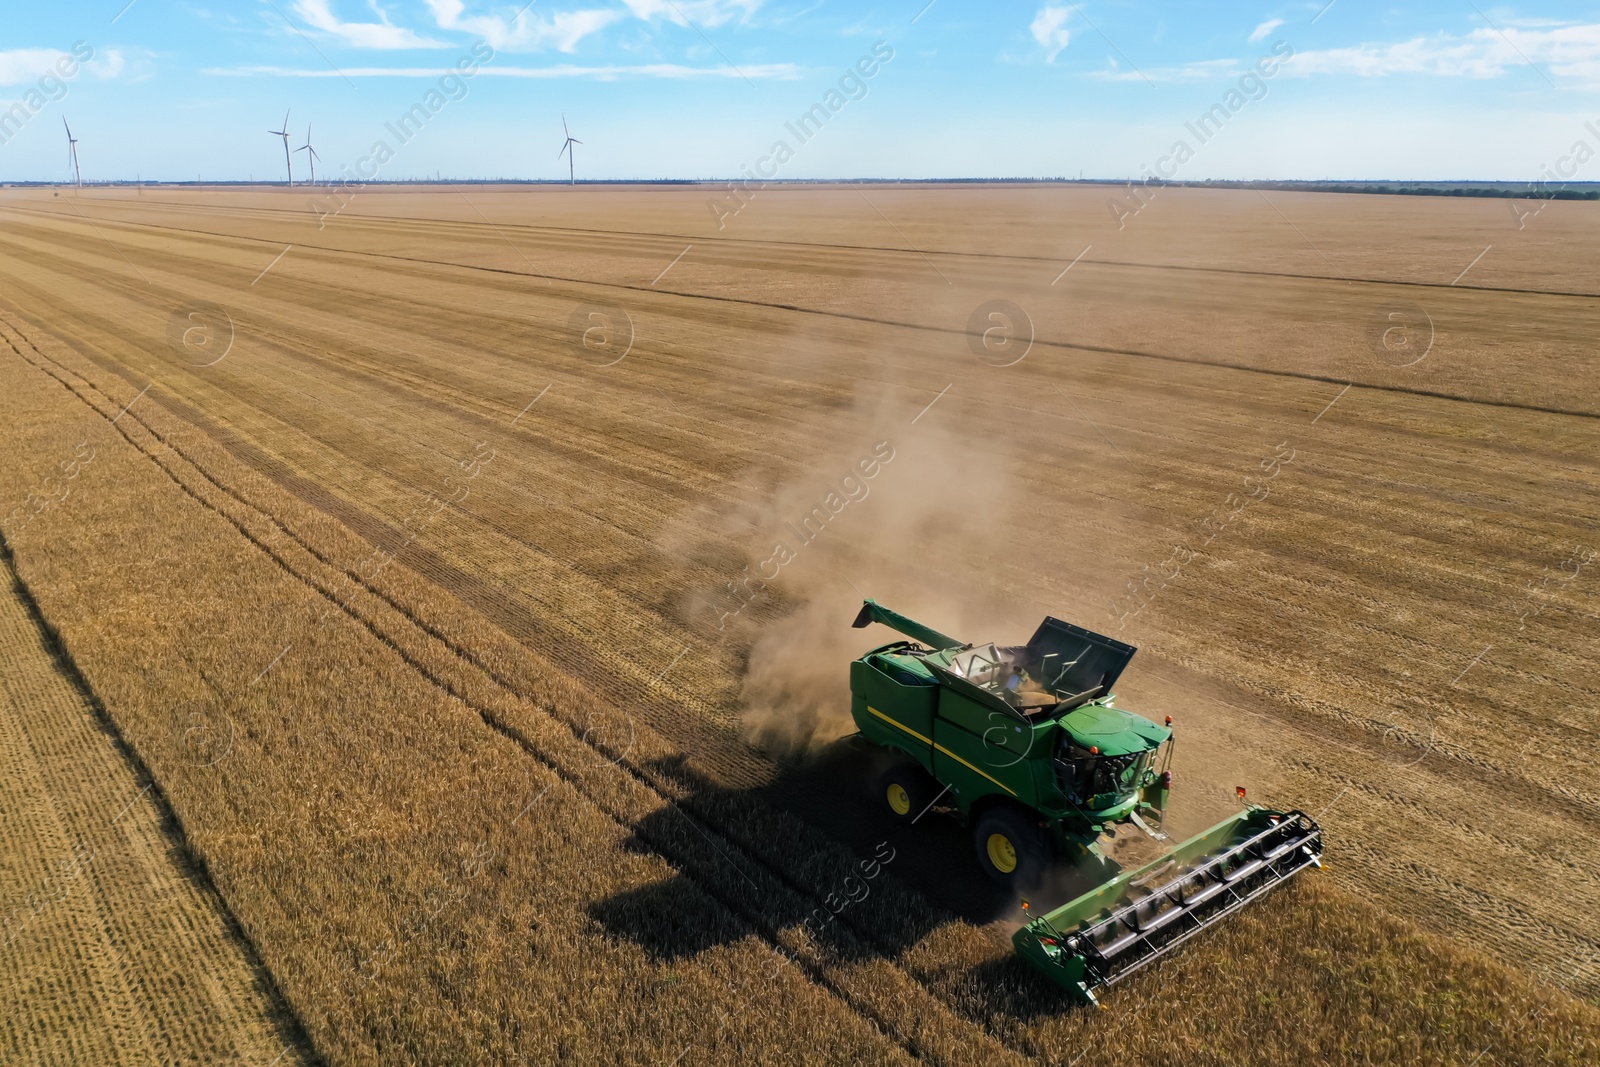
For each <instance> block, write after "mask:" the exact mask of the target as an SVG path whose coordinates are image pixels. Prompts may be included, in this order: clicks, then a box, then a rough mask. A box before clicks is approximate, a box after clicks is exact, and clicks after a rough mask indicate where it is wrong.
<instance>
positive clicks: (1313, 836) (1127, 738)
mask: <svg viewBox="0 0 1600 1067" xmlns="http://www.w3.org/2000/svg"><path fill="white" fill-rule="evenodd" d="M874 622H876V623H879V624H881V625H884V626H887V627H889V628H890V629H893V630H896V631H898V632H899V633H901V634H903V635H904V636H905V637H907V638H909V640H905V641H896V642H894V643H891V644H887V645H883V646H881V647H879V648H876V649H873V650H872V651H871V652H868V653H867V654H866V655H864V656H862V657H861V658H859V659H857V660H855V661H854V662H853V663H851V665H850V690H851V714H852V716H853V717H854V719H855V722H856V726H857V727H858V728H859V730H860V733H859V735H858V739H859V740H860V741H861V742H862V743H866V744H869V745H871V746H874V747H876V748H878V749H880V750H882V751H883V752H884V753H885V754H886V755H888V756H889V757H890V766H889V768H888V769H887V770H886V771H885V772H884V774H883V775H882V777H881V778H880V779H879V782H878V793H879V795H880V796H882V797H883V799H884V801H885V802H886V803H887V804H888V807H889V811H890V812H891V814H893V815H894V816H895V817H897V818H900V819H904V820H906V821H908V822H915V821H917V820H918V819H920V818H921V817H922V815H923V814H925V813H926V812H927V811H928V810H930V809H931V808H933V807H934V806H935V805H938V804H940V803H941V802H942V803H944V804H945V805H946V806H948V807H950V808H952V809H953V810H954V814H955V816H956V818H958V819H959V820H960V821H962V822H963V823H964V824H966V825H969V826H971V827H972V830H973V843H974V848H975V851H976V853H977V858H978V864H979V866H980V867H982V868H983V870H984V873H986V874H987V875H988V876H989V877H990V878H992V879H993V880H995V881H996V882H999V883H1000V884H1002V885H1005V886H1008V887H1013V888H1027V887H1029V886H1032V885H1035V884H1038V883H1039V882H1041V881H1042V880H1043V876H1044V874H1045V873H1046V871H1047V870H1048V869H1049V868H1050V867H1051V866H1052V865H1053V864H1055V863H1057V862H1059V861H1063V860H1064V861H1066V862H1070V863H1072V864H1075V865H1077V866H1079V867H1080V868H1084V869H1086V870H1087V871H1088V872H1090V873H1091V876H1095V877H1098V879H1099V884H1097V885H1096V886H1095V887H1094V888H1093V889H1091V890H1089V891H1088V892H1086V893H1084V894H1082V895H1080V896H1079V897H1078V898H1076V899H1075V900H1072V901H1069V902H1067V903H1066V904H1063V905H1062V906H1060V907H1058V908H1056V909H1054V910H1052V911H1050V912H1048V913H1047V914H1044V915H1041V916H1038V917H1037V918H1033V919H1032V920H1031V921H1030V922H1029V923H1028V924H1027V925H1026V926H1024V927H1023V928H1022V929H1021V930H1019V931H1017V934H1016V936H1015V937H1014V938H1013V943H1014V945H1015V947H1016V949H1017V952H1018V953H1019V954H1020V955H1021V956H1022V957H1023V958H1024V959H1026V960H1028V962H1030V963H1032V964H1033V965H1034V966H1036V967H1038V968H1039V969H1040V970H1042V971H1043V972H1044V973H1046V974H1047V975H1049V976H1050V978H1051V979H1052V980H1053V981H1055V982H1057V983H1059V984H1060V985H1061V986H1062V987H1063V988H1065V989H1067V990H1068V991H1069V992H1071V993H1073V994H1074V995H1075V996H1076V997H1077V998H1078V999H1080V1000H1083V1001H1086V1002H1093V1001H1094V1000H1095V992H1094V991H1095V989H1096V988H1098V987H1101V986H1107V985H1111V984H1113V983H1115V982H1117V981H1119V980H1120V979H1121V978H1123V977H1126V976H1127V975H1129V974H1131V973H1133V972H1134V971H1136V970H1138V969H1139V968H1141V967H1143V966H1144V965H1146V964H1147V963H1149V962H1151V961H1152V960H1154V959H1156V958H1158V957H1159V956H1161V955H1162V954H1164V953H1166V952H1168V951H1170V950H1171V949H1173V948H1175V947H1177V946H1178V945H1179V944H1181V943H1183V942H1184V941H1186V940H1188V939H1189V938H1190V937H1193V936H1194V935H1195V934H1197V933H1199V932H1200V931H1201V930H1203V929H1205V928H1206V927H1208V926H1210V925H1212V924H1214V923H1216V922H1219V921H1221V920H1222V919H1223V918H1225V917H1226V916H1228V915H1230V914H1232V913H1233V912H1234V911H1236V910H1237V909H1238V908H1240V907H1242V906H1243V905H1244V904H1246V903H1248V902H1250V901H1252V900H1254V899H1256V898H1258V897H1260V896H1262V895H1264V894H1265V893H1267V892H1268V891H1269V890H1271V889H1272V888H1274V887H1275V886H1277V885H1280V884H1282V883H1283V882H1284V881H1285V880H1286V879H1288V878H1290V877H1291V876H1293V875H1294V874H1296V873H1298V872H1299V871H1301V870H1303V869H1304V868H1305V867H1307V866H1311V865H1316V864H1317V863H1318V857H1319V856H1320V855H1321V852H1322V831H1321V829H1320V828H1319V827H1318V826H1317V824H1316V823H1315V822H1314V821H1313V820H1312V819H1310V818H1309V817H1308V816H1306V815H1304V814H1303V813H1301V812H1298V811H1292V812H1281V811H1271V810H1268V809H1265V808H1260V807H1256V806H1254V805H1251V806H1248V807H1246V808H1245V810H1243V811H1241V812H1240V813H1238V814H1237V815H1234V816H1233V817H1231V818H1229V819H1226V820H1224V821H1223V822H1221V823H1218V824H1217V825H1216V826H1213V827H1212V828H1211V829H1209V830H1207V831H1205V832H1204V833H1201V834H1198V835H1196V836H1195V837H1192V838H1190V839H1189V840H1187V841H1185V842H1184V843H1183V844H1181V845H1179V846H1178V847H1177V848H1175V849H1173V850H1172V851H1170V852H1168V853H1167V854H1166V855H1164V856H1162V857H1161V858H1160V859H1158V860H1156V861H1154V862H1153V863H1149V864H1146V865H1145V866H1143V867H1141V868H1139V869H1138V870H1135V871H1131V872H1125V871H1123V870H1122V868H1121V867H1120V866H1119V865H1118V864H1117V863H1116V862H1115V861H1113V860H1112V859H1111V858H1110V857H1109V856H1108V855H1106V853H1105V852H1104V850H1102V848H1101V847H1100V842H1101V840H1102V839H1103V838H1106V837H1114V836H1115V835H1116V834H1117V832H1118V829H1119V828H1127V829H1131V830H1133V831H1135V832H1142V833H1144V834H1147V835H1149V836H1150V837H1152V838H1155V839H1156V840H1162V841H1164V840H1166V835H1165V833H1164V832H1162V830H1161V829H1160V827H1161V824H1162V822H1163V819H1164V817H1165V814H1166V807H1167V798H1168V794H1169V792H1170V789H1171V786H1172V773H1171V771H1170V769H1169V768H1170V765H1171V761H1172V746H1173V733H1172V728H1171V723H1172V719H1171V718H1170V717H1169V718H1167V719H1166V723H1165V725H1158V724H1156V723H1155V722H1153V721H1151V720H1150V719H1147V718H1145V717H1143V716H1141V715H1136V714H1134V713H1132V712H1129V711H1125V710H1123V709H1121V708H1118V707H1116V698H1115V695H1114V694H1113V693H1112V691H1111V687H1112V686H1113V685H1114V684H1115V683H1116V681H1117V679H1118V678H1119V677H1120V676H1121V675H1122V672H1123V670H1124V669H1125V668H1126V667H1127V665H1128V663H1129V661H1130V660H1132V658H1133V655H1134V652H1135V651H1137V650H1136V649H1135V648H1134V647H1133V646H1132V645H1128V644H1124V643H1123V642H1121V641H1118V640H1116V639H1114V638H1110V637H1106V636H1105V635H1103V634H1097V633H1094V632H1093V631H1091V630H1085V629H1083V628H1082V627H1079V626H1074V625H1073V624H1071V623H1068V622H1063V621H1061V620H1060V619H1055V618H1046V619H1045V620H1044V622H1042V623H1041V624H1040V625H1039V628H1038V629H1037V630H1036V631H1034V634H1033V636H1032V637H1031V638H1030V639H1029V640H1028V643H1027V644H1024V645H996V644H993V643H984V644H972V643H968V642H965V641H960V640H957V639H956V638H953V637H949V636H947V635H946V634H943V633H941V632H939V631H938V630H935V629H934V628H932V627H930V626H926V625H924V624H922V623H919V622H917V621H915V620H914V619H911V618H908V617H907V616H904V615H901V614H899V613H898V612H895V611H891V610H890V609H888V608H886V607H883V606H882V605H881V604H878V603H877V602H876V601H873V600H867V601H866V602H865V603H864V604H863V605H862V607H861V611H860V612H859V613H858V614H857V616H856V619H855V623H854V625H855V626H857V627H865V626H868V625H871V624H872V623H874ZM1158 765H1159V767H1158ZM1030 914H1031V913H1030Z"/></svg>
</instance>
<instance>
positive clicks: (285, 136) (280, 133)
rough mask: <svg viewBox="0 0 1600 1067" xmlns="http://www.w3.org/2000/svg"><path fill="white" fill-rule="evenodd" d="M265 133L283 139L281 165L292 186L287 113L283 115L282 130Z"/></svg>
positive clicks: (292, 172) (292, 162)
mask: <svg viewBox="0 0 1600 1067" xmlns="http://www.w3.org/2000/svg"><path fill="white" fill-rule="evenodd" d="M267 132H268V133H270V134H272V136H274V137H282V138H283V165H284V167H285V168H286V169H287V170H288V171H289V184H290V185H291V186H292V185H293V184H294V161H293V157H291V156H290V155H289V113H288V112H287V111H285V112H284V113H283V129H281V130H268V131H267Z"/></svg>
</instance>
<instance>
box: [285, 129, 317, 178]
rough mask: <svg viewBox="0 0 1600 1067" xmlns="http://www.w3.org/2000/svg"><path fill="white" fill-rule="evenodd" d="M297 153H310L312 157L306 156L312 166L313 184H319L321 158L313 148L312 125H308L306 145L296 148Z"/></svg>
mask: <svg viewBox="0 0 1600 1067" xmlns="http://www.w3.org/2000/svg"><path fill="white" fill-rule="evenodd" d="M285 117H287V116H285ZM283 125H284V127H285V128H287V127H288V125H289V124H288V123H287V122H285V123H284V124H283ZM295 151H296V152H309V153H310V155H308V156H306V162H307V163H309V164H310V165H311V184H312V185H315V184H317V160H318V159H320V158H321V157H320V156H318V155H317V150H316V149H315V148H312V147H311V123H309V122H308V123H306V143H305V144H303V145H301V146H300V147H299V148H296V149H295Z"/></svg>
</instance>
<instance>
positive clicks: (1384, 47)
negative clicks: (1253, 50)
mask: <svg viewBox="0 0 1600 1067" xmlns="http://www.w3.org/2000/svg"><path fill="white" fill-rule="evenodd" d="M1530 62H1531V63H1535V64H1541V65H1542V66H1544V67H1548V68H1549V70H1550V72H1551V73H1552V74H1554V75H1555V76H1556V77H1561V78H1574V79H1578V80H1581V81H1583V82H1585V83H1586V84H1587V86H1588V87H1596V86H1600V24H1590V25H1565V26H1555V27H1540V28H1531V29H1530V28H1520V27H1509V28H1507V29H1506V30H1505V32H1504V35H1503V36H1502V34H1501V33H1499V32H1496V31H1495V30H1492V29H1479V30H1474V31H1472V32H1471V33H1468V34H1465V35H1460V36H1457V35H1454V34H1447V33H1441V34H1435V35H1433V36H1431V37H1414V38H1412V39H1411V40H1409V41H1401V42H1398V43H1396V44H1363V45H1357V46H1355V47H1353V48H1326V49H1321V50H1318V51H1312V52H1301V53H1299V54H1297V55H1296V56H1294V58H1292V59H1290V60H1288V61H1287V62H1285V63H1284V66H1283V69H1284V72H1285V73H1287V74H1297V75H1302V76H1304V75H1311V74H1355V75H1359V76H1362V77H1381V76H1383V75H1386V74H1425V75H1431V76H1435V77H1446V78H1498V77H1500V76H1502V75H1504V74H1506V73H1507V72H1515V71H1516V70H1518V69H1525V68H1526V67H1527V65H1528V63H1530Z"/></svg>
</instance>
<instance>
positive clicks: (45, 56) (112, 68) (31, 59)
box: [0, 48, 127, 85]
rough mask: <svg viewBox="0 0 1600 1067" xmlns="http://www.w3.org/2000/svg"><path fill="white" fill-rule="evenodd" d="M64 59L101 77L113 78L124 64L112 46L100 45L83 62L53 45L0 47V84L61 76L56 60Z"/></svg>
mask: <svg viewBox="0 0 1600 1067" xmlns="http://www.w3.org/2000/svg"><path fill="white" fill-rule="evenodd" d="M63 59H65V60H67V61H68V63H69V64H73V65H80V66H81V67H82V69H83V70H85V71H87V72H88V73H89V74H91V75H92V76H94V77H96V78H101V79H105V78H115V77H116V76H117V75H119V74H121V73H122V71H123V69H124V68H125V67H126V66H127V61H126V57H125V56H124V55H123V54H122V52H121V51H120V50H118V49H115V48H102V49H100V50H99V51H97V52H95V54H94V58H92V59H90V60H88V61H86V62H84V63H82V64H78V61H77V60H76V59H73V58H72V57H71V56H70V55H68V54H67V53H65V52H62V51H59V50H58V49H55V48H13V49H11V50H9V51H0V85H33V84H35V83H36V82H38V80H39V79H40V78H41V77H43V76H44V75H46V74H50V75H54V76H56V77H60V73H59V72H58V71H57V70H56V64H57V63H59V62H60V61H61V60H63ZM68 69H71V68H70V67H69V68H68Z"/></svg>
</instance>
